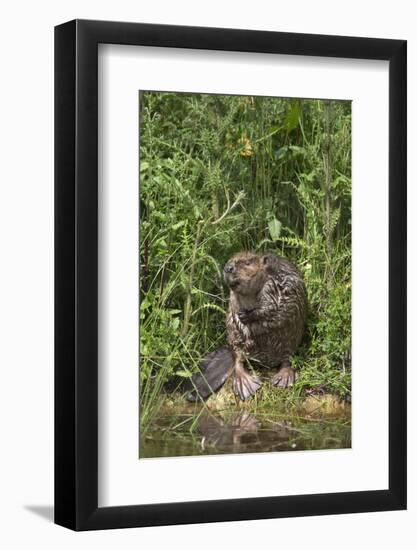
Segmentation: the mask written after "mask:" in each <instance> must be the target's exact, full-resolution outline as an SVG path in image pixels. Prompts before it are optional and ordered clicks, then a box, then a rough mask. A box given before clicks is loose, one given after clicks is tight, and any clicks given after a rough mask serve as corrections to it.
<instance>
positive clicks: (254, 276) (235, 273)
mask: <svg viewBox="0 0 417 550" xmlns="http://www.w3.org/2000/svg"><path fill="white" fill-rule="evenodd" d="M266 264H267V262H266V261H265V257H264V256H261V255H259V254H254V253H253V252H239V253H238V254H235V255H234V256H233V257H232V258H231V259H230V260H229V261H228V262H227V263H226V265H225V266H224V279H225V281H226V283H227V285H228V286H229V287H230V288H231V289H232V290H233V291H234V292H235V293H236V294H242V295H256V294H257V293H258V292H259V291H260V290H261V289H262V287H263V285H264V284H265V280H266V278H267V271H266Z"/></svg>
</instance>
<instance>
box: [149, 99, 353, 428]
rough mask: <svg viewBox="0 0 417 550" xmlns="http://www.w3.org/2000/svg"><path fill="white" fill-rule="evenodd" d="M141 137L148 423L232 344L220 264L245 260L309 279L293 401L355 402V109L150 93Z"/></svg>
mask: <svg viewBox="0 0 417 550" xmlns="http://www.w3.org/2000/svg"><path fill="white" fill-rule="evenodd" d="M140 128H141V130H140V216H141V218H140V275H141V279H140V281H141V282H140V299H141V305H140V319H141V326H140V351H141V366H140V380H141V412H142V423H146V421H147V419H148V417H149V418H150V415H151V411H152V407H153V406H154V405H155V403H156V402H157V401H158V397H159V395H160V392H161V389H162V387H163V384H164V383H165V381H166V380H167V379H168V378H170V377H172V375H174V374H175V375H178V376H180V377H187V376H189V375H190V373H192V372H193V370H194V369H195V367H196V365H197V364H198V362H199V360H200V358H201V356H202V355H204V354H205V353H207V352H208V351H211V350H213V349H215V348H216V347H218V346H219V345H222V344H224V343H225V328H224V319H225V310H226V308H227V290H226V289H225V288H224V285H223V282H222V267H223V265H224V263H225V262H226V260H227V259H228V258H229V257H230V256H231V255H232V254H233V253H235V252H237V251H239V250H243V249H251V250H256V251H264V250H273V251H275V252H277V253H279V254H282V255H285V256H287V257H289V258H290V259H292V260H293V261H294V262H295V263H296V264H297V265H298V266H299V268H300V270H301V272H302V273H303V275H304V277H305V281H306V286H307V290H308V296H309V316H308V323H307V331H306V336H305V338H304V342H303V345H302V347H301V348H300V349H299V352H298V355H297V356H296V357H294V358H293V364H294V365H295V366H296V367H298V368H299V369H300V377H299V379H298V381H297V383H296V385H295V387H294V388H293V389H292V390H289V394H290V395H293V396H300V395H303V394H304V393H305V392H306V391H307V392H311V391H317V390H323V389H324V390H325V391H326V392H329V393H334V394H336V395H339V396H341V397H347V398H348V397H349V395H350V338H351V105H350V102H342V101H325V100H304V99H303V100H300V99H282V98H269V97H243V96H236V97H232V96H219V95H217V96H215V95H203V94H178V93H156V92H143V93H141V97H140ZM276 391H279V390H276ZM281 394H282V392H281Z"/></svg>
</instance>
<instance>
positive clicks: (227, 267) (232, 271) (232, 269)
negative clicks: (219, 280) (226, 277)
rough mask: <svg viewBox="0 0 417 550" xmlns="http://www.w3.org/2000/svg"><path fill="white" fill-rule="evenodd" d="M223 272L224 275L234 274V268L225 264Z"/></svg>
mask: <svg viewBox="0 0 417 550" xmlns="http://www.w3.org/2000/svg"><path fill="white" fill-rule="evenodd" d="M224 271H225V272H226V273H234V271H235V266H234V265H233V264H230V263H228V264H226V265H225V266H224Z"/></svg>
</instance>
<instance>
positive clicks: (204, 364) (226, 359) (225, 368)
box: [187, 346, 234, 401]
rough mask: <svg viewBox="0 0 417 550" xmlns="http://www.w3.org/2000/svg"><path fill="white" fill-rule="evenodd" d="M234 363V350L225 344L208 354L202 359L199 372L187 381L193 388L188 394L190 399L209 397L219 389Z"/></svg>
mask: <svg viewBox="0 0 417 550" xmlns="http://www.w3.org/2000/svg"><path fill="white" fill-rule="evenodd" d="M233 365H234V355H233V352H232V350H231V349H229V348H227V347H225V346H223V347H221V348H219V349H217V350H216V351H212V352H211V353H209V354H208V355H206V356H205V357H204V359H203V360H202V361H201V364H200V366H199V372H197V373H196V374H194V376H192V377H191V379H190V380H189V381H188V382H187V385H189V388H190V390H191V391H190V392H189V394H188V395H187V399H188V401H197V400H198V399H202V400H204V399H207V398H208V397H209V396H210V395H211V394H212V393H215V392H216V391H217V390H219V389H220V388H221V386H223V384H224V383H225V382H226V380H227V378H228V377H229V375H230V374H231V372H232V369H233Z"/></svg>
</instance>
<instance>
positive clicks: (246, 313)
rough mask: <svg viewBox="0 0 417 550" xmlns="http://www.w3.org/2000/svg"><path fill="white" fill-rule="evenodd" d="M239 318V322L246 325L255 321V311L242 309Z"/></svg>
mask: <svg viewBox="0 0 417 550" xmlns="http://www.w3.org/2000/svg"><path fill="white" fill-rule="evenodd" d="M237 316H238V317H239V321H240V322H241V323H243V324H244V325H246V324H248V323H251V322H252V321H254V320H255V309H241V310H240V311H239V313H238V314H237Z"/></svg>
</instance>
